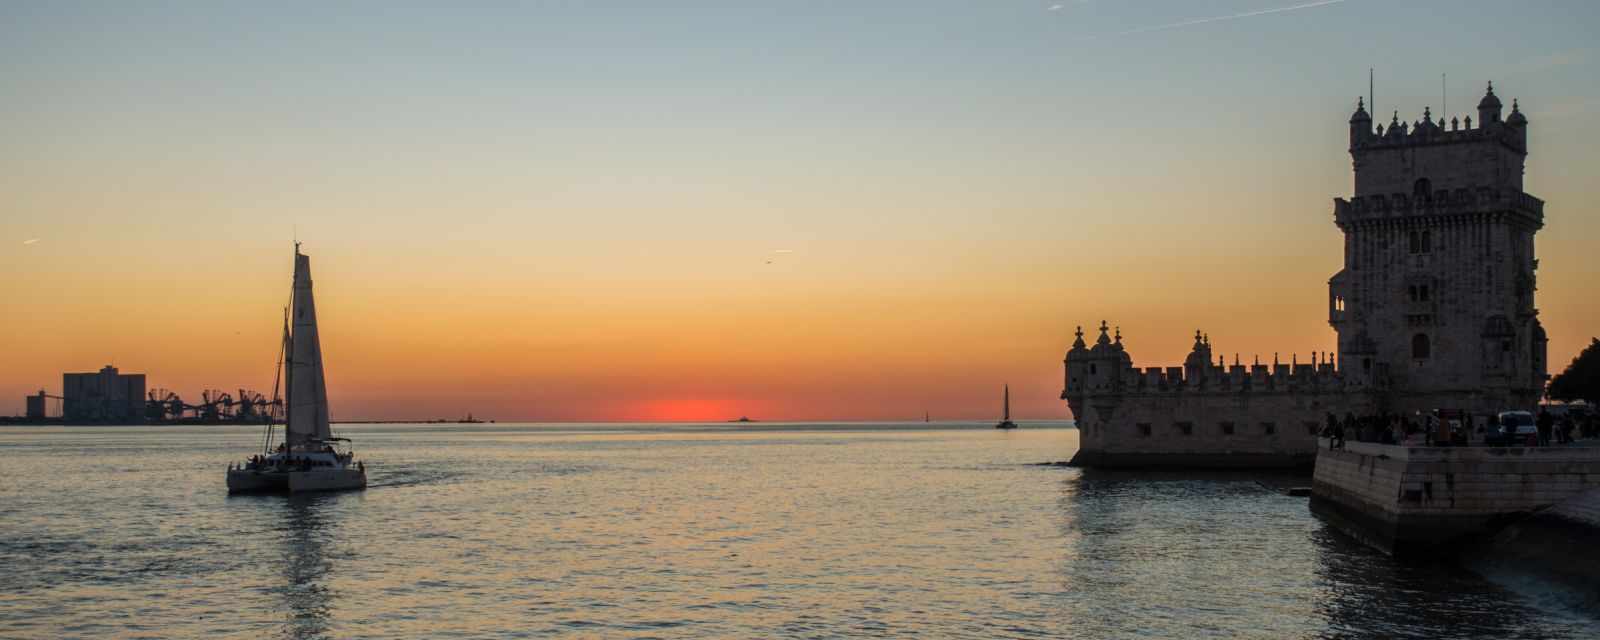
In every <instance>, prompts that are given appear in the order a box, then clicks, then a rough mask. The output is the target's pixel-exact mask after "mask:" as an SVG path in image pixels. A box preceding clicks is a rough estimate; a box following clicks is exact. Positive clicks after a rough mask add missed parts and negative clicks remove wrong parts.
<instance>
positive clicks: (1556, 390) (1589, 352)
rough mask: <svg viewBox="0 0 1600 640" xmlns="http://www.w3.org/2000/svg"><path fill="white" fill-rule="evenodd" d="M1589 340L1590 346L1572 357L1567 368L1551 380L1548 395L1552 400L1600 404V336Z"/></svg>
mask: <svg viewBox="0 0 1600 640" xmlns="http://www.w3.org/2000/svg"><path fill="white" fill-rule="evenodd" d="M1589 340H1590V342H1589V346H1588V347H1587V348H1585V349H1584V350H1583V353H1580V354H1578V357H1576V358H1573V359H1572V364H1569V365H1567V370H1566V371H1563V372H1561V375H1558V376H1556V377H1555V379H1554V380H1551V381H1550V388H1549V389H1548V390H1547V391H1546V395H1548V396H1550V398H1551V399H1552V400H1560V401H1562V402H1572V401H1573V400H1583V401H1585V402H1588V403H1589V404H1600V338H1590V339H1589Z"/></svg>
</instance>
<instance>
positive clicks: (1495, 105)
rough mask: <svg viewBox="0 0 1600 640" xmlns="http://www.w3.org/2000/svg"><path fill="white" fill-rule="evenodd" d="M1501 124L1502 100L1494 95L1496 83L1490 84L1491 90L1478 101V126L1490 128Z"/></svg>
mask: <svg viewBox="0 0 1600 640" xmlns="http://www.w3.org/2000/svg"><path fill="white" fill-rule="evenodd" d="M1499 123H1500V98H1498V97H1495V95H1494V83H1493V82H1490V83H1489V88H1488V89H1487V90H1486V91H1485V92H1484V94H1483V99H1482V100H1479V101H1478V126H1480V127H1488V126H1490V125H1494V124H1499Z"/></svg>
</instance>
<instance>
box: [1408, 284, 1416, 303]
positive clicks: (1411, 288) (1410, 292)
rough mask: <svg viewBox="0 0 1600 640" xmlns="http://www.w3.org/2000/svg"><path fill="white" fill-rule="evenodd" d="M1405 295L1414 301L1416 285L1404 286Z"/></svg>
mask: <svg viewBox="0 0 1600 640" xmlns="http://www.w3.org/2000/svg"><path fill="white" fill-rule="evenodd" d="M1406 295H1408V296H1410V297H1411V301H1412V302H1416V301H1417V285H1411V286H1409V287H1406Z"/></svg>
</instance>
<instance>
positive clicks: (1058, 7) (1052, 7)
mask: <svg viewBox="0 0 1600 640" xmlns="http://www.w3.org/2000/svg"><path fill="white" fill-rule="evenodd" d="M1066 6H1067V5H1064V4H1053V5H1050V10H1051V11H1060V10H1062V9H1063V8H1066Z"/></svg>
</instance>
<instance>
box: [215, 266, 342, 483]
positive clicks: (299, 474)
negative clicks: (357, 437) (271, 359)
mask: <svg viewBox="0 0 1600 640" xmlns="http://www.w3.org/2000/svg"><path fill="white" fill-rule="evenodd" d="M290 318H293V321H292V322H291V320H290ZM291 326H292V330H291ZM280 353H281V354H282V356H287V357H285V358H283V359H281V360H280V362H279V369H280V370H281V374H282V382H283V388H284V389H285V395H286V396H287V397H286V398H284V402H283V406H284V407H285V413H286V414H287V415H286V416H284V420H283V423H284V429H283V431H284V433H283V442H282V443H281V444H279V445H278V447H277V449H271V446H272V430H273V419H272V418H271V417H269V418H268V420H267V436H266V444H265V446H266V448H267V449H268V450H267V451H264V452H263V454H262V455H257V456H252V457H251V459H250V460H248V461H246V462H244V463H243V464H239V465H229V467H228V493H252V492H288V493H300V492H305V491H333V490H339V489H362V488H365V487H366V486H367V469H366V465H365V464H363V463H360V462H356V461H355V454H354V453H352V452H350V451H349V450H348V445H349V442H350V440H349V439H348V438H335V437H333V432H332V430H331V429H330V428H329V425H328V385H327V379H326V378H325V377H324V375H323V371H322V342H321V340H320V339H319V338H318V337H317V308H316V303H315V301H314V300H313V298H312V295H311V258H310V257H309V256H306V255H303V254H301V253H300V244H299V243H295V246H294V295H293V296H292V306H291V308H290V309H289V311H288V317H285V318H284V326H283V344H282V351H281V352H280ZM273 396H274V398H273V399H274V401H276V400H277V398H276V396H277V393H276V392H274V393H273ZM341 443H342V444H343V445H344V446H345V447H346V450H345V451H339V450H338V449H337V448H336V446H335V445H337V444H341Z"/></svg>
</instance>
